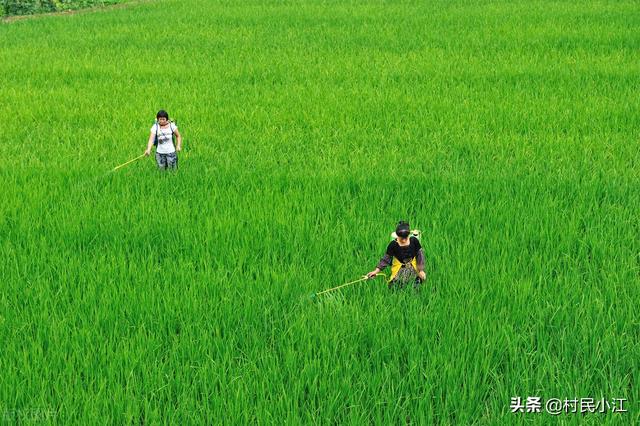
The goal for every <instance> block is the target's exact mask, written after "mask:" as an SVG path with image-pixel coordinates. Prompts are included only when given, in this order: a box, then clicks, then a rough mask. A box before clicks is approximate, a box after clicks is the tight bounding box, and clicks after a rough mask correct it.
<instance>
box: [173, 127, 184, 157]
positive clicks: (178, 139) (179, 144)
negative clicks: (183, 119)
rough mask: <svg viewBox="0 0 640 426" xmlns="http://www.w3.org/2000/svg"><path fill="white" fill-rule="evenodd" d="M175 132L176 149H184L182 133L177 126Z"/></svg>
mask: <svg viewBox="0 0 640 426" xmlns="http://www.w3.org/2000/svg"><path fill="white" fill-rule="evenodd" d="M173 133H174V134H175V135H176V151H178V152H180V151H182V135H181V134H180V131H179V130H178V128H177V127H176V128H175V129H174V131H173Z"/></svg>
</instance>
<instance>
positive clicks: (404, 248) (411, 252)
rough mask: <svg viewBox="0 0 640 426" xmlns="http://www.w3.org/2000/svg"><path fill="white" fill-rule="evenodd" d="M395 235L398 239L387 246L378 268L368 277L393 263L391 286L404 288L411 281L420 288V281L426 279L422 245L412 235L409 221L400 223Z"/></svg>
mask: <svg viewBox="0 0 640 426" xmlns="http://www.w3.org/2000/svg"><path fill="white" fill-rule="evenodd" d="M395 237H396V239H395V240H393V241H391V242H390V243H389V245H388V246H387V252H386V253H385V255H384V256H383V257H382V259H380V262H379V263H378V266H377V267H376V269H374V270H373V271H371V272H369V273H368V274H367V277H369V278H373V277H375V276H376V274H378V273H379V272H380V271H382V270H383V269H385V268H386V267H387V266H389V265H391V279H390V280H389V288H394V287H397V288H403V287H404V286H406V285H407V284H409V283H412V284H413V286H414V288H419V286H420V283H421V282H422V281H424V280H425V279H426V274H425V272H424V251H423V250H422V245H420V241H419V240H418V239H417V238H416V237H413V236H411V228H410V227H409V223H408V222H399V223H398V226H397V227H396V232H395Z"/></svg>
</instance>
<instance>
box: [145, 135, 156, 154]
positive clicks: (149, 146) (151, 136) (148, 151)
mask: <svg viewBox="0 0 640 426" xmlns="http://www.w3.org/2000/svg"><path fill="white" fill-rule="evenodd" d="M155 140H156V134H155V133H153V131H151V132H149V141H148V142H147V150H146V151H145V152H144V155H146V156H147V157H148V156H149V155H150V154H151V148H153V142H154V141H155Z"/></svg>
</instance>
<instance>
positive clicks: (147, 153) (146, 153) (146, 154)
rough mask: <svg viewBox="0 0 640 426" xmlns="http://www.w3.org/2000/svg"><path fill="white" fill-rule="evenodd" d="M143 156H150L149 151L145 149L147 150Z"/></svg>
mask: <svg viewBox="0 0 640 426" xmlns="http://www.w3.org/2000/svg"><path fill="white" fill-rule="evenodd" d="M138 152H139V151H138ZM144 155H145V157H148V156H149V155H151V151H150V150H148V149H147V150H146V151H145V152H144Z"/></svg>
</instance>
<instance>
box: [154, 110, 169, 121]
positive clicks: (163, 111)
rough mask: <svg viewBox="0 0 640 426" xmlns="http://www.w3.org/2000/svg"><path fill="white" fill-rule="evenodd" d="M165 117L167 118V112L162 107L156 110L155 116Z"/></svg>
mask: <svg viewBox="0 0 640 426" xmlns="http://www.w3.org/2000/svg"><path fill="white" fill-rule="evenodd" d="M162 117H164V118H166V119H167V120H168V119H169V113H168V112H167V111H165V110H163V109H161V110H160V111H158V113H157V114H156V118H162Z"/></svg>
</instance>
